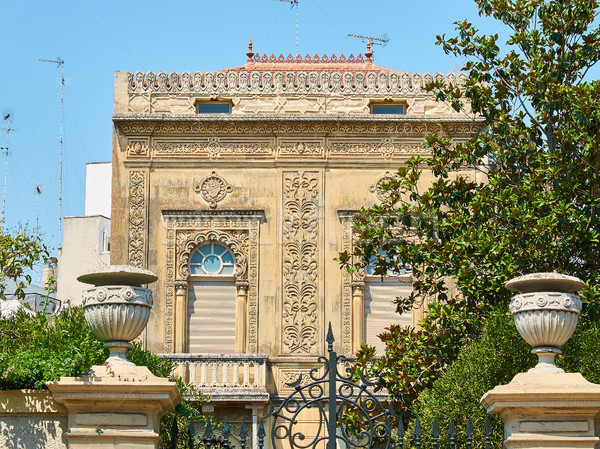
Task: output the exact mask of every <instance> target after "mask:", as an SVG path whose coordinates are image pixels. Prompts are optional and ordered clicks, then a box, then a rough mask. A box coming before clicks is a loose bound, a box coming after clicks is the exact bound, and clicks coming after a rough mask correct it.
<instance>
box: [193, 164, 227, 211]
mask: <svg viewBox="0 0 600 449" xmlns="http://www.w3.org/2000/svg"><path fill="white" fill-rule="evenodd" d="M194 191H195V192H196V193H199V194H200V196H201V197H202V199H204V201H206V202H207V203H208V204H209V205H210V207H212V208H213V209H214V208H215V207H217V203H218V202H219V201H221V200H223V199H224V198H225V197H226V196H227V194H228V193H231V192H232V191H233V187H231V186H230V185H229V184H227V181H225V179H223V178H222V177H221V176H219V175H218V174H217V172H216V171H213V172H212V173H211V174H210V176H207V177H206V178H204V179H203V180H202V181H201V182H199V183H196V185H195V186H194Z"/></svg>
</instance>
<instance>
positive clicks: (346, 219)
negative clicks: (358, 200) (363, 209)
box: [338, 211, 356, 354]
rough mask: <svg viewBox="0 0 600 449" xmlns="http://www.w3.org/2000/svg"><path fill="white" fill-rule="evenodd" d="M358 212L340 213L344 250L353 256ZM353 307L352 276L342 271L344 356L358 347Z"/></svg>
mask: <svg viewBox="0 0 600 449" xmlns="http://www.w3.org/2000/svg"><path fill="white" fill-rule="evenodd" d="M355 213H356V211H339V212H338V216H339V218H340V222H341V224H342V250H343V251H347V252H348V254H352V238H353V237H352V220H353V217H354V214H355ZM353 323H354V321H353V305H352V275H351V274H350V273H348V271H347V270H342V350H343V353H344V354H352V353H353V352H354V351H355V348H356V346H355V345H354V344H353V335H354V332H353V330H352V329H353V326H354V324H353Z"/></svg>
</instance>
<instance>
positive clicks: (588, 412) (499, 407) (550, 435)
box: [481, 273, 600, 449]
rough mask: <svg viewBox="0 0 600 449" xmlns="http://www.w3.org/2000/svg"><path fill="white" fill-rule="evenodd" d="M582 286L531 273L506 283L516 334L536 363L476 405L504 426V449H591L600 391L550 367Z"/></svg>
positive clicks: (572, 323)
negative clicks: (498, 416)
mask: <svg viewBox="0 0 600 449" xmlns="http://www.w3.org/2000/svg"><path fill="white" fill-rule="evenodd" d="M583 286H585V284H584V283H583V282H582V281H581V280H579V279H577V278H574V277H572V276H565V275H561V274H557V273H534V274H530V275H526V276H521V277H519V278H515V279H513V280H511V281H509V282H508V283H507V284H506V287H507V288H508V289H509V290H513V291H517V292H521V294H519V295H516V296H514V297H513V299H512V301H511V304H510V310H511V313H512V315H513V317H514V319H515V324H516V326H517V330H518V331H519V333H520V334H521V336H522V337H523V338H524V339H525V340H526V341H527V342H528V343H530V344H531V345H532V346H533V347H534V349H533V350H532V351H531V352H533V353H534V354H537V355H538V357H539V363H538V364H537V366H536V367H535V368H532V369H530V370H529V371H528V372H527V373H521V374H517V375H516V376H515V377H514V379H513V380H512V381H511V382H510V383H509V384H508V385H500V386H497V387H495V388H494V389H493V390H491V391H488V392H487V393H486V394H485V395H484V396H483V398H482V399H481V403H482V404H483V406H484V407H485V408H486V409H487V411H488V413H494V414H498V415H500V419H502V421H503V422H504V437H505V440H504V446H503V447H504V448H505V449H513V448H519V449H523V448H531V449H533V448H535V449H543V448H548V449H550V448H553V449H556V448H590V449H591V448H593V447H594V445H595V444H596V443H597V442H598V438H597V437H596V436H595V435H596V432H595V423H594V418H595V417H596V416H597V415H598V414H599V413H600V385H596V384H592V383H590V382H588V381H586V380H585V379H584V378H583V376H582V375H581V374H578V373H565V372H564V371H563V370H562V369H560V368H558V367H557V366H556V365H555V364H554V356H555V355H556V354H560V349H559V348H560V346H561V345H563V344H564V343H566V342H567V340H568V339H569V338H570V337H571V335H572V333H573V331H574V330H575V326H576V324H577V318H578V316H579V313H580V311H581V301H580V299H579V297H578V296H577V295H576V294H574V292H576V291H577V290H579V289H581V288H582V287H583Z"/></svg>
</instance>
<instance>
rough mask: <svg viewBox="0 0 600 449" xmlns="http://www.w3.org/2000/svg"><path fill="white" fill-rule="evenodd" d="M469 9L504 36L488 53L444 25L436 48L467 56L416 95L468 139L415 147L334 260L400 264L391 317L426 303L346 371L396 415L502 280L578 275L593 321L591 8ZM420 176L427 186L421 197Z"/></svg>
mask: <svg viewBox="0 0 600 449" xmlns="http://www.w3.org/2000/svg"><path fill="white" fill-rule="evenodd" d="M476 3H477V6H478V8H479V13H480V15H482V16H488V17H491V18H493V19H496V20H497V21H499V22H501V24H503V25H504V26H505V27H506V28H507V29H508V31H509V34H510V37H509V38H508V40H507V41H506V42H505V43H503V44H502V45H501V44H500V43H499V37H498V35H497V34H495V35H483V34H481V33H480V32H479V31H478V30H477V29H476V28H475V27H474V26H473V25H472V24H471V23H469V22H468V21H462V22H457V23H456V30H457V36H456V37H450V38H448V37H446V36H438V42H437V44H438V45H441V46H442V48H443V49H444V51H445V52H446V53H447V54H449V55H454V56H460V57H466V58H467V60H468V62H467V63H466V64H465V66H464V68H463V70H464V71H465V72H466V74H467V79H466V81H465V82H464V83H462V84H460V85H452V84H445V83H444V82H443V81H441V80H437V81H435V82H433V83H430V84H429V85H428V86H427V89H429V90H430V91H431V92H433V94H434V95H435V97H436V99H437V100H439V101H446V102H449V103H450V104H451V105H452V107H453V108H454V109H455V110H456V111H464V112H465V113H468V114H471V115H472V116H473V118H474V121H475V122H476V123H478V124H479V126H480V131H479V132H478V133H476V134H475V135H473V136H472V137H471V138H470V139H468V140H467V141H466V142H453V141H451V139H448V138H446V137H444V136H439V135H433V136H430V137H429V138H427V140H426V144H427V146H428V147H429V148H430V149H431V156H430V157H427V158H414V159H411V160H410V161H409V162H408V163H407V164H406V165H405V166H403V167H401V168H400V169H399V170H398V172H397V174H396V176H395V178H394V179H393V180H391V181H390V182H388V183H387V184H386V185H384V186H383V189H384V190H385V191H386V195H387V196H388V198H389V199H388V200H387V201H385V202H384V203H383V204H381V205H376V206H373V207H372V208H369V209H365V210H362V211H361V212H360V213H359V214H358V216H357V218H356V221H355V228H356V233H357V235H358V240H357V241H356V243H355V247H354V252H353V254H347V253H341V254H340V260H341V262H342V263H343V264H346V265H348V266H349V268H350V269H351V270H352V269H356V268H357V266H356V265H360V264H361V263H362V264H364V263H365V261H368V260H373V259H374V260H375V264H376V266H377V269H376V274H382V275H383V274H385V273H387V272H389V271H397V270H399V269H400V268H403V267H404V266H405V265H408V266H409V267H410V268H411V269H412V271H413V275H414V279H415V282H414V292H413V294H412V295H411V296H410V297H408V298H398V299H397V306H398V311H399V312H404V311H407V310H410V309H411V308H413V307H415V306H416V305H419V304H421V303H422V302H423V301H427V302H428V305H427V312H426V316H425V319H424V320H423V321H422V323H421V327H420V328H419V329H412V328H408V329H406V328H400V327H399V326H394V325H393V326H391V327H390V328H389V330H388V331H386V332H384V333H383V334H382V335H381V338H382V339H383V341H384V342H385V343H386V353H385V354H384V355H383V357H382V358H380V359H378V360H376V361H373V359H372V357H371V356H372V355H373V351H372V349H370V348H367V347H364V348H363V349H362V350H361V351H359V363H360V364H361V365H363V367H364V368H365V369H366V368H367V366H370V368H371V369H372V373H373V374H376V375H378V376H379V377H380V380H381V385H382V386H385V387H387V388H388V389H389V390H390V391H391V392H392V393H393V394H394V395H395V396H396V397H397V398H399V399H401V400H403V401H404V404H405V405H406V406H408V405H409V404H411V403H412V402H413V401H414V400H415V399H416V398H417V397H418V394H419V392H420V391H422V390H423V389H424V388H427V387H429V386H430V385H431V384H432V382H433V381H434V380H435V379H436V378H437V377H439V374H440V372H441V371H442V370H444V369H445V368H446V366H447V365H448V363H449V362H451V361H452V360H454V359H455V358H456V357H457V355H458V353H459V350H460V348H461V346H462V345H464V343H465V342H466V341H467V340H468V339H469V338H472V337H473V336H475V335H477V334H478V332H480V330H481V326H482V324H483V323H484V322H485V320H486V317H487V316H489V314H490V313H491V312H493V311H495V310H506V306H507V303H508V301H509V299H510V293H509V292H508V291H506V289H504V287H503V285H504V283H505V282H506V281H507V280H509V279H510V278H512V277H514V276H517V275H521V274H524V273H530V272H535V271H558V272H562V273H567V274H572V275H575V276H578V277H580V278H582V279H583V280H584V281H586V282H587V284H588V288H587V289H586V290H585V291H583V292H582V299H583V300H584V303H585V308H584V321H585V319H596V318H597V317H598V316H599V310H600V309H599V303H600V301H598V299H599V293H600V292H599V286H598V277H599V276H600V274H599V273H600V270H599V264H600V245H599V232H600V216H599V210H598V207H599V205H600V198H599V192H600V186H599V177H600V173H599V171H600V152H599V149H598V148H599V144H600V104H599V102H598V97H599V96H600V82H599V81H597V80H589V79H588V78H587V75H588V73H589V70H590V69H591V68H592V67H593V66H594V65H595V64H596V62H597V61H598V59H599V58H600V30H599V28H598V26H597V23H594V20H595V18H596V16H597V14H598V2H597V1H596V0H476ZM424 170H428V171H430V172H431V173H432V174H433V177H434V180H433V183H432V184H431V185H430V187H428V188H423V187H422V183H421V182H420V179H421V176H422V174H423V171H424ZM465 173H470V176H469V175H466V174H465ZM475 174H476V175H477V176H474V175H475ZM381 254H383V255H381ZM355 261H359V262H358V263H356V262H355ZM450 291H452V292H453V293H452V294H450Z"/></svg>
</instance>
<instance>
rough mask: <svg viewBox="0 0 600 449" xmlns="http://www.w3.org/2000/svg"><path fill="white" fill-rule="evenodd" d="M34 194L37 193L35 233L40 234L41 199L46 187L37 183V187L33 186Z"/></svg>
mask: <svg viewBox="0 0 600 449" xmlns="http://www.w3.org/2000/svg"><path fill="white" fill-rule="evenodd" d="M33 193H35V232H36V233H38V234H39V232H40V225H39V221H38V217H39V213H38V211H39V198H40V195H41V194H42V193H44V187H43V186H41V185H40V183H39V182H37V183H36V184H35V186H33Z"/></svg>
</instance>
